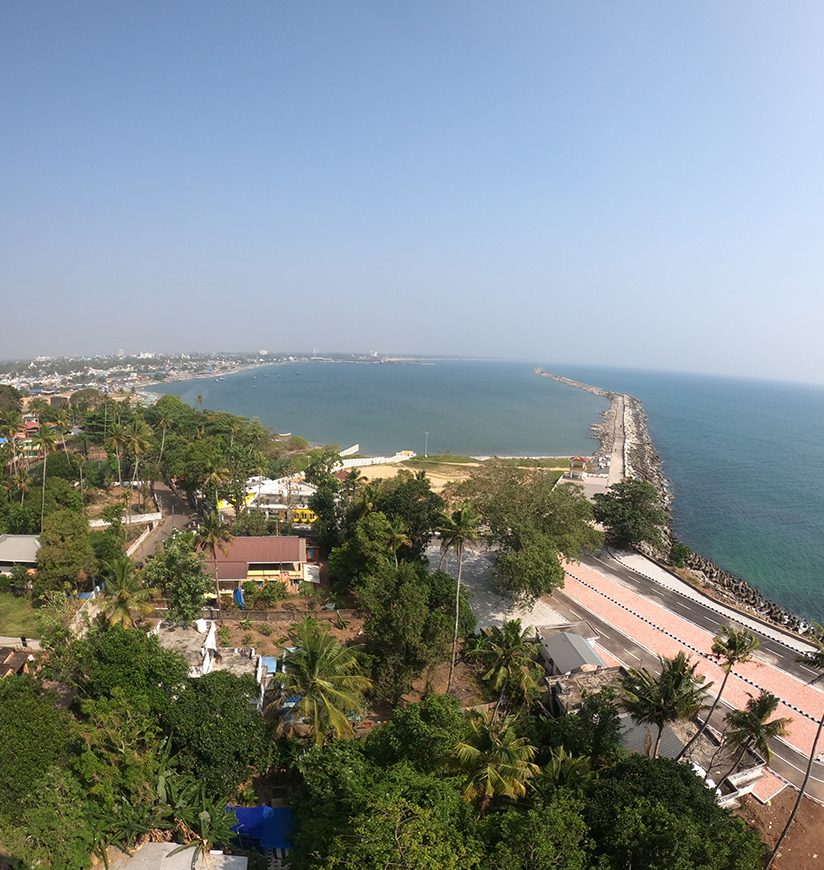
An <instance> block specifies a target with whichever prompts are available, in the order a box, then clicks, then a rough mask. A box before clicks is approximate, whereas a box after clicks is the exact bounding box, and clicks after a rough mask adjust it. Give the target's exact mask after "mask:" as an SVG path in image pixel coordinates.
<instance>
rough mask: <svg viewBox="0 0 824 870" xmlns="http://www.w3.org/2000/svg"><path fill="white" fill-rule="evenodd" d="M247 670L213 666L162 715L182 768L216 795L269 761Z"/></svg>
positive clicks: (254, 687) (225, 792)
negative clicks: (240, 672)
mask: <svg viewBox="0 0 824 870" xmlns="http://www.w3.org/2000/svg"><path fill="white" fill-rule="evenodd" d="M258 694H259V692H258V688H257V685H256V683H255V679H254V677H253V676H251V675H246V676H243V677H236V676H234V674H230V673H227V672H226V671H215V672H213V673H210V674H206V675H205V676H203V677H198V678H197V679H190V680H188V681H187V682H186V685H185V687H184V688H183V690H182V691H180V692H178V694H177V696H176V698H175V702H174V704H171V705H170V706H169V707H168V708H167V709H166V713H165V715H164V724H165V726H166V730H167V732H168V733H170V734H172V735H173V736H172V740H173V747H174V750H175V752H176V753H177V756H178V760H179V763H180V765H181V767H182V768H183V769H184V770H187V771H189V772H191V773H192V774H193V775H195V776H196V777H197V778H198V779H200V780H201V781H202V782H203V784H204V785H205V787H206V789H207V791H208V792H210V793H211V794H215V795H230V794H232V793H233V792H234V791H235V789H236V788H237V787H238V785H240V783H242V782H243V781H245V780H246V779H249V778H251V776H252V774H253V773H255V772H261V773H262V772H265V771H266V769H267V768H268V766H269V745H270V741H269V739H268V734H267V727H266V724H265V722H264V720H263V717H262V716H261V715H260V713H259V712H258V710H257V706H256V704H257V699H258Z"/></svg>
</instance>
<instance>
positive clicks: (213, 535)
mask: <svg viewBox="0 0 824 870" xmlns="http://www.w3.org/2000/svg"><path fill="white" fill-rule="evenodd" d="M232 537H233V536H232V533H231V531H230V530H229V526H228V525H226V523H224V522H223V520H221V518H220V514H218V512H217V511H216V510H214V511H212V512H211V513H208V514H206V516H205V517H203V519H202V521H201V523H200V528H199V529H198V532H197V546H198V548H199V549H201V550H205V551H206V552H207V553H210V554H211V556H212V560H213V561H214V563H215V595H216V596H217V618H218V620H220V581H219V579H218V568H217V551H218V550H220V552H221V553H225V552H226V545H227V544H228V543H229V541H231V540H232Z"/></svg>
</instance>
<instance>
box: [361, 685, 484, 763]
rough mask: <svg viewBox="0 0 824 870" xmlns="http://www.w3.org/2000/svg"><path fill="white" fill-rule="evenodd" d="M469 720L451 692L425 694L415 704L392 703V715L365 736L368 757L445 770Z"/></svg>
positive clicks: (461, 739)
mask: <svg viewBox="0 0 824 870" xmlns="http://www.w3.org/2000/svg"><path fill="white" fill-rule="evenodd" d="M468 734H469V724H468V722H467V720H466V716H464V713H463V710H462V709H461V706H460V704H459V703H458V702H457V701H456V700H455V698H453V697H452V696H451V695H436V694H429V695H426V696H424V698H423V700H421V701H418V702H417V703H415V704H407V705H406V706H404V707H396V708H395V709H394V711H393V713H392V718H391V719H390V720H389V721H388V722H385V723H384V724H383V725H381V726H380V728H377V729H375V730H374V731H373V732H372V733H371V734H370V735H369V738H368V740H367V749H368V754H369V756H370V757H372V758H374V759H376V760H377V761H378V762H379V763H380V764H382V765H385V766H389V765H391V764H393V763H395V762H397V761H408V762H409V763H410V764H412V765H414V766H415V767H416V768H417V769H418V770H420V771H422V772H424V773H434V772H437V771H440V772H442V773H443V772H446V771H447V770H448V769H449V766H450V764H451V762H452V758H453V751H454V749H455V744H456V743H459V742H461V741H463V740H466V738H467V736H468Z"/></svg>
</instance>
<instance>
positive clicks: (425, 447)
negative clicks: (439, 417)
mask: <svg viewBox="0 0 824 870" xmlns="http://www.w3.org/2000/svg"><path fill="white" fill-rule="evenodd" d="M423 455H424V458H425V457H427V456H429V433H428V432H427V433H426V437H425V438H424V442H423Z"/></svg>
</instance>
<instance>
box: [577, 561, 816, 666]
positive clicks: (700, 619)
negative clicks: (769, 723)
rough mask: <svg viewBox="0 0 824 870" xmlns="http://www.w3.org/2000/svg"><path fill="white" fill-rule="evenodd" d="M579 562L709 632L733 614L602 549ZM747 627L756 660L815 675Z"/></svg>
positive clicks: (714, 631) (779, 646)
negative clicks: (755, 640) (754, 641)
mask: <svg viewBox="0 0 824 870" xmlns="http://www.w3.org/2000/svg"><path fill="white" fill-rule="evenodd" d="M581 562H582V564H584V565H588V566H589V567H591V568H593V569H594V570H596V571H598V572H599V573H602V574H605V575H606V576H609V577H612V578H614V579H616V580H618V581H619V582H620V583H622V584H623V585H625V586H626V587H627V588H629V589H632V590H633V591H635V592H637V593H638V594H639V595H643V596H644V597H645V598H646V599H648V600H649V601H653V602H655V603H656V604H660V605H662V606H663V607H666V608H667V609H668V610H670V611H672V612H673V613H677V614H678V615H679V616H683V617H684V618H685V619H688V620H689V621H690V622H692V623H693V624H694V625H697V626H699V627H700V628H703V629H705V630H706V631H709V632H712V634H713V635H715V634H717V633H718V630H719V629H720V628H721V626H722V625H729V624H730V622H731V621H732V619H733V618H734V617H732V616H731V617H729V618H727V617H725V616H723V615H721V614H720V613H718V612H717V611H716V610H715V609H713V608H712V604H711V603H710V602H709V601H708V602H707V604H703V603H701V602H699V601H695V600H693V599H692V598H689V597H687V596H685V595H682V594H681V593H679V592H677V591H675V590H674V589H668V588H667V587H665V586H661V585H660V584H658V583H656V582H655V581H653V580H648V579H647V578H646V577H643V576H642V575H641V574H639V573H637V572H636V571H633V570H632V569H631V568H627V567H626V566H624V565H622V564H621V563H620V562H618V561H617V560H616V559H615V558H614V557H613V556H612V555H608V554H606V553H602V554H599V555H597V556H584V557H582V559H581ZM747 628H748V629H749V630H750V631H752V632H753V634H755V635H756V636H757V637H758V640H759V642H760V647H759V650H758V653H757V658H758V659H759V660H761V661H763V662H764V663H765V664H770V665H773V666H774V667H779V668H781V669H782V670H784V671H786V672H787V673H789V674H792V675H793V676H795V677H797V678H798V679H799V680H802V681H805V682H809V681H811V680H813V679H814V678H815V677H816V676H817V673H818V672H817V671H815V670H813V669H812V668H808V667H807V666H806V665H804V664H801V663H799V662H798V661H797V658H798V652H797V651H796V650H794V649H791V648H790V647H789V646H786V645H785V644H782V643H779V642H778V641H776V640H774V639H773V638H771V637H769V636H768V635H766V634H765V633H764V632H761V631H759V630H758V629H757V628H754V627H752V626H751V624H748V625H747Z"/></svg>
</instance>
